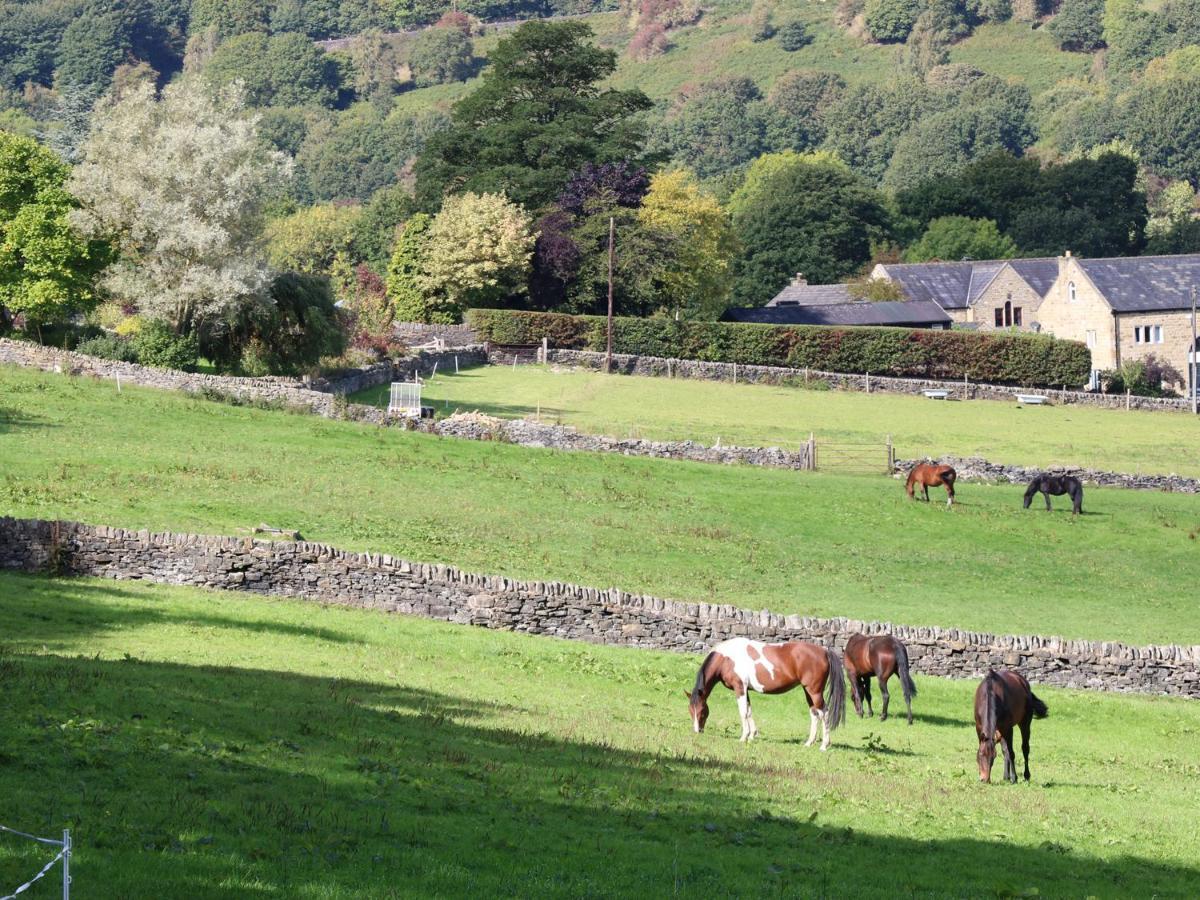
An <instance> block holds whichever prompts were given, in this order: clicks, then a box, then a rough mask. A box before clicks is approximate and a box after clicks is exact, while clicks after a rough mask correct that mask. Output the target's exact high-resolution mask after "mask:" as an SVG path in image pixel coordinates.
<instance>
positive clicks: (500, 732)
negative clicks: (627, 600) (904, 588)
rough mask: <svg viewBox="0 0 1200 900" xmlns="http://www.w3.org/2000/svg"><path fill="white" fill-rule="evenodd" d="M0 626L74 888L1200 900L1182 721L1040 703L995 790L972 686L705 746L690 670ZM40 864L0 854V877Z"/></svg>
mask: <svg viewBox="0 0 1200 900" xmlns="http://www.w3.org/2000/svg"><path fill="white" fill-rule="evenodd" d="M0 615H2V617H3V621H4V623H5V629H4V633H3V638H2V645H0V646H2V649H0V691H2V692H3V694H4V697H5V702H4V707H3V710H4V712H3V718H2V720H0V721H2V723H3V732H4V737H5V740H4V743H3V745H2V750H3V752H2V755H0V798H3V800H2V801H0V821H3V822H4V824H7V825H10V826H15V827H18V828H22V829H26V830H32V831H34V832H38V833H45V834H57V833H58V832H59V831H60V830H61V829H62V828H64V827H69V828H71V829H72V832H73V835H74V839H75V847H76V850H75V857H74V866H73V871H74V875H75V892H74V893H75V894H77V895H78V896H80V897H97V896H107V897H126V898H141V897H147V898H149V897H166V896H171V897H189V898H224V897H229V898H233V897H238V898H242V897H247V896H282V897H298V898H341V897H361V896H371V897H429V896H467V895H473V896H495V895H518V896H662V895H667V894H679V895H683V896H706V897H711V896H729V895H739V896H753V895H778V896H795V895H800V896H849V895H852V894H856V893H859V892H861V891H862V890H863V887H864V886H865V885H876V886H878V885H882V884H886V885H887V887H886V888H884V889H883V893H885V894H887V895H890V896H921V897H943V896H944V897H963V896H971V897H988V896H990V897H1014V896H1034V895H1038V896H1052V897H1054V896H1064V897H1066V896H1073V897H1082V896H1096V897H1123V896H1131V895H1134V894H1136V895H1138V896H1157V897H1189V896H1195V895H1196V894H1197V892H1200V871H1198V870H1197V858H1198V851H1200V843H1198V840H1197V834H1196V831H1195V822H1194V819H1193V816H1192V813H1193V811H1194V810H1195V809H1196V808H1197V804H1200V767H1198V765H1197V761H1196V755H1195V752H1194V750H1195V742H1196V736H1197V734H1198V733H1200V705H1198V704H1196V703H1192V702H1187V701H1179V700H1166V699H1162V698H1150V697H1133V696H1117V695H1097V694H1085V693H1080V692H1070V691H1060V690H1053V689H1049V688H1042V687H1039V688H1038V689H1037V690H1038V694H1039V695H1040V696H1041V697H1042V699H1044V700H1045V701H1046V702H1047V703H1048V704H1049V707H1050V718H1048V719H1046V720H1045V721H1039V722H1036V723H1035V725H1034V730H1033V741H1032V744H1033V750H1032V757H1031V768H1032V772H1033V780H1032V781H1031V782H1030V783H1029V784H1020V785H1017V786H1008V785H1004V784H1001V783H999V782H997V783H996V784H993V785H987V786H985V785H980V784H979V783H978V781H977V777H976V774H975V736H974V730H973V726H972V724H971V694H972V691H973V689H974V683H973V682H952V681H943V680H938V679H931V678H918V685H919V689H920V694H919V695H918V697H917V700H916V704H915V712H916V716H917V721H916V723H915V724H914V725H913V726H912V727H908V726H906V725H905V724H904V723H903V720H902V719H892V720H889V721H888V722H885V723H880V722H878V720H862V721H860V720H858V719H856V718H853V717H851V718H850V719H849V720H848V722H847V724H846V726H845V727H844V728H843V729H841V730H839V731H836V732H835V733H834V745H833V747H832V749H831V750H830V752H828V753H825V754H822V753H820V752H819V751H818V750H817V749H816V748H805V747H803V746H802V745H801V741H802V740H803V739H804V738H805V737H806V731H807V727H806V726H807V718H808V717H807V715H806V714H805V711H804V708H803V701H802V700H801V699H800V698H799V697H796V696H794V695H787V696H783V697H772V698H760V699H758V700H757V701H756V703H755V717H756V719H757V721H758V723H759V725H760V727H761V729H762V733H763V738H762V740H761V741H760V742H758V743H756V744H754V745H752V746H749V747H746V746H743V745H741V744H739V743H738V742H737V740H736V734H737V728H736V725H735V722H736V712H735V707H734V704H733V701H732V699H731V695H729V694H728V692H725V691H723V690H722V693H721V694H718V695H717V696H716V697H715V698H714V702H713V707H712V709H713V711H712V717H711V719H710V724H709V728H708V730H707V731H706V733H705V734H703V735H699V736H697V735H694V734H692V733H691V730H690V723H689V721H688V718H687V713H686V705H685V702H684V700H683V698H682V697H681V696H680V690H681V688H682V687H684V686H686V685H687V684H689V683H690V681H691V679H692V677H693V674H694V671H695V666H696V665H697V663H698V659H699V658H698V657H694V656H682V655H671V654H664V653H651V652H647V651H637V650H627V649H616V648H605V647H592V646H588V645H581V644H572V643H567V642H562V641H556V640H552V639H546V638H532V637H528V636H521V635H514V634H508V633H501V632H486V631H481V630H475V629H468V628H465V627H461V626H451V625H444V624H438V623H432V622H426V621H422V620H416V619H407V618H404V617H399V616H387V615H383V614H380V613H372V612H362V611H355V610H346V609H337V608H322V607H320V606H317V605H315V604H305V603H300V602H295V601H285V600H267V599H260V598H257V597H242V596H231V595H228V594H220V593H204V592H200V591H195V590H185V589H182V588H168V587H162V586H151V585H142V584H136V583H127V582H102V581H98V580H77V581H50V580H44V579H40V578H34V577H29V576H17V575H13V574H3V575H0ZM45 858H48V857H47V853H46V848H39V847H37V846H34V845H31V844H28V843H26V842H22V841H16V840H15V839H11V838H7V837H5V838H0V885H2V886H3V887H4V888H9V889H11V888H12V887H14V886H15V885H17V884H19V883H21V882H22V881H23V880H24V879H25V878H27V877H28V876H29V875H31V874H33V872H34V871H36V870H37V868H40V865H41V862H42V860H43V859H45ZM55 889H56V888H55V887H54V886H53V885H49V886H42V885H39V887H38V889H37V891H35V892H32V893H31V894H30V896H31V897H35V898H36V897H41V896H45V897H49V896H51V895H53V893H54V890H55ZM875 891H876V892H879V888H878V887H876V888H875Z"/></svg>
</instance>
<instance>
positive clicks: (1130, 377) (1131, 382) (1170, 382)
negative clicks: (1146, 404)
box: [1101, 353, 1187, 397]
mask: <svg viewBox="0 0 1200 900" xmlns="http://www.w3.org/2000/svg"><path fill="white" fill-rule="evenodd" d="M1101 382H1102V383H1103V385H1104V390H1105V391H1106V392H1107V393H1110V394H1124V393H1126V392H1127V391H1128V392H1129V393H1130V394H1133V395H1134V396H1137V397H1174V396H1177V395H1176V392H1175V390H1174V388H1175V386H1176V385H1185V386H1186V385H1187V377H1186V376H1184V375H1181V374H1180V372H1179V370H1178V369H1176V368H1175V367H1174V366H1172V365H1171V364H1170V363H1169V362H1167V361H1166V360H1161V359H1159V358H1158V357H1157V356H1155V355H1154V354H1153V353H1151V354H1149V355H1147V356H1144V357H1142V358H1141V359H1127V360H1126V361H1125V362H1123V363H1122V364H1121V367H1120V368H1119V369H1112V370H1108V371H1105V372H1103V373H1101Z"/></svg>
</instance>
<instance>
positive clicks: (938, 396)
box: [921, 391, 950, 400]
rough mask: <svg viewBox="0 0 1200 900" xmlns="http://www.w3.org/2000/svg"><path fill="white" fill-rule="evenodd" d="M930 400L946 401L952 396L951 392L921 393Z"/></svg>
mask: <svg viewBox="0 0 1200 900" xmlns="http://www.w3.org/2000/svg"><path fill="white" fill-rule="evenodd" d="M921 393H922V394H924V395H925V396H926V397H928V398H929V399H930V400H945V399H946V398H947V397H949V396H950V392H949V391H921Z"/></svg>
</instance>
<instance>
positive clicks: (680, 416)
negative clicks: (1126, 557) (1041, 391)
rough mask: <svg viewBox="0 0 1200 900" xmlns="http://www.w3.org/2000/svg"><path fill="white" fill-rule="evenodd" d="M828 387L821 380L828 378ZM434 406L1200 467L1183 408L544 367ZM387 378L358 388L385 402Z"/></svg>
mask: <svg viewBox="0 0 1200 900" xmlns="http://www.w3.org/2000/svg"><path fill="white" fill-rule="evenodd" d="M822 386H823V385H822ZM423 396H424V397H425V398H426V402H429V403H432V404H433V406H434V407H435V409H436V410H437V412H438V413H439V414H447V413H449V412H453V411H454V410H468V411H470V410H478V411H480V412H484V413H489V414H491V415H495V416H504V417H509V418H513V417H522V416H537V415H540V416H541V418H542V420H543V421H547V422H559V423H562V424H566V425H574V426H577V427H578V428H580V429H581V430H583V431H589V432H593V433H596V434H610V435H614V436H617V437H643V438H653V439H660V440H695V441H699V442H701V443H705V444H713V443H715V442H716V441H717V439H718V438H720V440H721V443H723V444H741V445H744V446H751V447H757V446H777V447H786V448H789V449H795V448H796V447H798V446H799V445H800V444H802V443H804V442H805V441H807V440H808V436H809V433H810V432H814V433H815V434H816V436H817V439H818V440H825V441H828V442H846V443H858V442H862V443H873V444H876V445H878V446H879V448H880V453H879V458H880V461H881V462H880V467H881V469H882V468H883V467H884V466H883V460H884V453H883V447H884V444H885V442H886V440H887V436H888V435H889V434H890V435H891V436H892V440H893V442H894V443H895V446H896V452H897V454H898V455H899V456H900V457H901V458H914V457H918V456H934V457H937V456H941V455H943V454H953V455H958V456H983V457H986V458H987V459H990V460H992V461H995V462H1007V463H1018V464H1022V465H1030V466H1039V465H1045V466H1050V465H1059V464H1062V465H1082V466H1091V467H1093V468H1097V469H1110V470H1114V471H1119V472H1157V473H1162V474H1167V473H1170V472H1176V473H1179V474H1185V475H1192V476H1198V475H1200V453H1198V452H1197V449H1198V447H1200V422H1198V421H1197V420H1196V419H1195V418H1193V417H1192V416H1191V415H1188V414H1186V413H1163V412H1138V411H1136V410H1131V411H1129V412H1126V411H1125V410H1106V409H1095V408H1092V407H1084V406H1045V407H1021V406H1018V405H1017V404H1016V403H1015V402H1007V401H990V400H988V401H985V400H979V401H969V402H957V401H946V402H942V401H934V400H928V399H926V398H925V397H919V396H918V397H910V396H906V395H899V394H872V395H867V394H862V393H856V392H850V391H845V392H843V391H829V390H812V389H807V390H806V389H804V388H802V387H771V386H768V385H753V384H739V385H734V384H731V383H728V382H725V383H722V382H714V381H696V380H691V379H685V378H676V379H668V378H641V377H634V376H616V377H611V378H610V377H607V376H604V375H602V374H600V373H596V372H583V371H571V370H562V369H554V368H550V367H546V366H521V367H519V368H517V369H513V368H511V367H507V366H486V367H481V368H477V369H467V370H464V371H462V372H460V373H459V374H458V375H455V374H453V373H449V374H447V373H444V372H443V373H439V374H438V375H437V377H436V378H435V379H433V380H432V381H430V382H429V383H428V384H427V385H426V388H425V390H424V392H423ZM387 398H388V389H387V386H386V385H383V386H381V387H378V388H373V389H371V390H369V391H363V392H362V393H360V394H357V395H355V396H354V397H353V398H352V399H354V400H356V401H358V402H360V403H372V404H376V405H383V406H386V405H387Z"/></svg>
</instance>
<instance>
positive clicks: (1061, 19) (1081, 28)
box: [1050, 0, 1104, 52]
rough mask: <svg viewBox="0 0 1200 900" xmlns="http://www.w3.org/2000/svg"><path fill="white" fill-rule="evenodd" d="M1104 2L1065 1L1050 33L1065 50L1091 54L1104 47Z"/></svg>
mask: <svg viewBox="0 0 1200 900" xmlns="http://www.w3.org/2000/svg"><path fill="white" fill-rule="evenodd" d="M1103 16H1104V0H1063V4H1062V5H1061V6H1060V7H1059V8H1058V15H1056V16H1055V17H1054V19H1053V20H1052V21H1051V22H1050V33H1051V34H1053V35H1054V38H1055V40H1056V41H1058V46H1059V47H1060V48H1061V49H1063V50H1083V51H1086V52H1091V51H1093V50H1099V49H1100V48H1101V47H1103V46H1104V25H1103V23H1102V21H1101V20H1102V18H1103Z"/></svg>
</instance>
